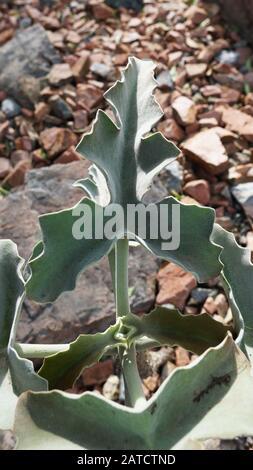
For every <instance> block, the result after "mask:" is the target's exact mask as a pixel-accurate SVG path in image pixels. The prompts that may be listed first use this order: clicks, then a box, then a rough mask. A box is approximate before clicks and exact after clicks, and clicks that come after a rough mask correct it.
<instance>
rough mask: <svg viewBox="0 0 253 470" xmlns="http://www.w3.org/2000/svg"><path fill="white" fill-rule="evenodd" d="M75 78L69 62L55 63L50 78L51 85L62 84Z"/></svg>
mask: <svg viewBox="0 0 253 470" xmlns="http://www.w3.org/2000/svg"><path fill="white" fill-rule="evenodd" d="M72 78H73V73H72V70H71V68H70V66H69V64H65V63H64V64H55V65H53V67H52V69H51V71H50V73H49V76H48V80H49V83H50V85H53V86H61V85H65V84H66V83H69V82H70V81H71V80H72Z"/></svg>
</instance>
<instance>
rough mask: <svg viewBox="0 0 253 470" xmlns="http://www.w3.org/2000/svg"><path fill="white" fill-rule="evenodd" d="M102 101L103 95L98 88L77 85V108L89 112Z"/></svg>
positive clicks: (83, 84)
mask: <svg viewBox="0 0 253 470" xmlns="http://www.w3.org/2000/svg"><path fill="white" fill-rule="evenodd" d="M102 99H103V93H102V91H101V90H99V88H96V87H94V86H92V85H88V84H86V83H79V84H78V85H77V101H78V104H79V106H81V107H82V108H84V109H86V110H87V111H91V110H92V109H93V108H96V107H97V106H98V105H99V104H100V103H101V101H102Z"/></svg>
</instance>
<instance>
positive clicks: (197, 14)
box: [185, 5, 207, 25]
mask: <svg viewBox="0 0 253 470" xmlns="http://www.w3.org/2000/svg"><path fill="white" fill-rule="evenodd" d="M185 18H187V19H189V20H191V21H192V22H193V23H194V24H196V25H197V24H199V23H201V22H202V21H204V20H205V19H206V18H207V12H206V11H205V10H204V8H201V7H198V6H197V5H192V6H190V7H189V8H187V10H186V12H185Z"/></svg>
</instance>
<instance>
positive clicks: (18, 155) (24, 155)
mask: <svg viewBox="0 0 253 470" xmlns="http://www.w3.org/2000/svg"><path fill="white" fill-rule="evenodd" d="M25 160H31V156H30V153H29V152H27V151H26V150H15V151H14V152H12V154H11V163H12V165H13V166H16V165H17V164H18V163H19V162H23V161H25Z"/></svg>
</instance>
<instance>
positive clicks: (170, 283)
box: [156, 263, 197, 309]
mask: <svg viewBox="0 0 253 470" xmlns="http://www.w3.org/2000/svg"><path fill="white" fill-rule="evenodd" d="M157 280H158V284H159V293H158V295H157V298H156V302H157V304H159V305H162V304H172V305H174V306H175V307H177V308H179V309H183V308H184V306H185V302H186V300H187V298H188V296H189V294H190V292H191V290H192V289H193V288H194V287H196V285H197V282H196V279H195V277H194V276H193V275H192V274H191V273H189V272H186V271H184V270H183V269H182V268H181V267H180V266H177V265H176V264H174V263H169V264H166V266H164V267H162V268H161V269H160V271H159V272H158V274H157Z"/></svg>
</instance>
